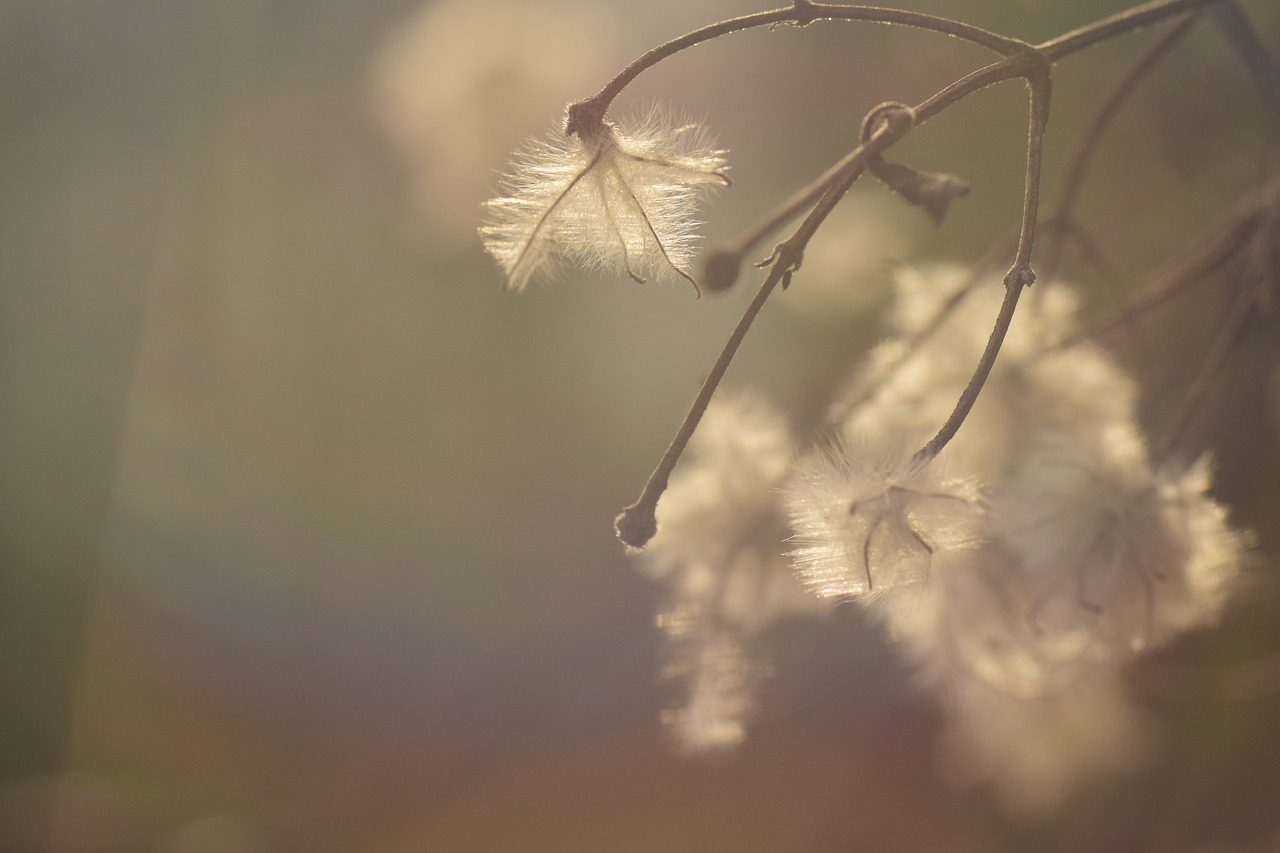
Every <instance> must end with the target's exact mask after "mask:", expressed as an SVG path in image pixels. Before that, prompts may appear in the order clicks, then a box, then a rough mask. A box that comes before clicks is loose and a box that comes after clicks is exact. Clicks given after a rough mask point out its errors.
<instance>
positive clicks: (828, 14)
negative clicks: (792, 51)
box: [570, 0, 1028, 132]
mask: <svg viewBox="0 0 1280 853" xmlns="http://www.w3.org/2000/svg"><path fill="white" fill-rule="evenodd" d="M818 20H833V21H834V20H839V21H865V22H868V23H877V24H898V25H900V26H908V27H916V28H919V29H924V30H932V31H933V32H937V33H942V34H944V35H948V36H954V37H956V38H961V39H964V40H965V41H968V42H972V43H973V44H977V45H980V46H982V47H986V48H989V49H991V50H994V51H995V52H996V53H999V54H1000V55H1001V56H1009V55H1011V54H1013V53H1017V52H1019V51H1021V50H1025V49H1026V48H1027V47H1028V45H1027V44H1026V42H1023V41H1021V40H1020V39H1015V38H1009V37H1007V36H1002V35H999V34H997V33H993V32H990V31H988V30H984V29H982V28H981V27H975V26H973V25H971V24H966V23H963V22H962V21H952V20H949V19H947V18H941V17H938V16H937V15H927V14H924V13H923V12H908V11H906V10H903V9H879V8H875V7H873V6H842V5H829V4H824V3H812V2H809V0H794V2H793V3H792V4H791V5H790V6H787V7H784V8H781V9H773V10H770V11H768V12H756V13H755V14H751V15H743V16H741V17H739V18H731V19H729V20H726V21H719V22H717V23H714V24H710V25H708V26H705V27H702V28H700V29H697V30H694V31H692V32H689V33H686V34H685V35H682V36H680V37H679V38H674V39H672V40H671V41H668V42H666V43H664V44H660V45H658V46H657V47H655V48H653V49H652V50H650V51H648V52H646V53H645V54H644V55H642V56H640V57H639V58H638V59H636V60H635V61H633V62H632V63H631V64H630V65H628V66H627V67H626V68H624V69H623V70H622V71H621V72H619V73H618V75H617V76H616V77H614V78H613V79H612V80H610V81H609V82H608V83H606V84H605V86H604V88H603V89H601V90H600V91H599V92H597V93H596V94H595V95H592V96H591V97H590V98H587V99H586V100H585V101H582V102H581V103H582V104H583V105H589V106H588V109H589V110H591V111H597V112H598V115H599V116H601V117H603V115H604V114H605V113H606V112H607V111H608V109H609V105H610V104H611V103H613V101H614V99H615V98H617V97H618V95H619V94H621V92H622V90H623V89H625V88H626V87H627V86H628V85H629V84H630V83H631V81H633V80H635V79H636V77H638V76H640V74H642V73H643V72H644V71H645V70H647V69H649V68H652V67H653V66H654V65H657V64H658V63H659V62H661V61H662V60H664V59H668V58H669V57H671V56H673V55H675V54H677V53H679V52H680V51H682V50H687V49H688V48H691V47H694V46H696V45H699V44H702V43H703V42H707V41H710V40H712V39H715V38H719V37H720V36H724V35H728V34H730V33H735V32H741V31H742V30H749V29H754V28H756V27H774V26H778V25H779V24H796V25H799V26H805V25H807V24H810V23H813V22H814V21H818ZM570 132H572V128H570Z"/></svg>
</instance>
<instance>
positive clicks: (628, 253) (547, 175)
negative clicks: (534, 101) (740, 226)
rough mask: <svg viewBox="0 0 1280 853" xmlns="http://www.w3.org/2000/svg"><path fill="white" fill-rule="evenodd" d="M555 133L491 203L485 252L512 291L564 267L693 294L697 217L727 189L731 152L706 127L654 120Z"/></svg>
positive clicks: (533, 147) (519, 165) (523, 158)
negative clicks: (706, 193) (715, 192)
mask: <svg viewBox="0 0 1280 853" xmlns="http://www.w3.org/2000/svg"><path fill="white" fill-rule="evenodd" d="M574 129H575V131H576V132H575V133H574V134H573V135H571V136H570V135H566V134H564V133H560V132H553V133H551V134H550V135H548V136H547V137H546V138H545V139H542V140H534V141H532V142H530V143H529V145H528V146H527V147H526V148H525V150H524V151H522V152H520V153H518V154H517V157H516V161H515V164H514V168H513V171H512V172H511V174H509V175H507V176H506V177H505V178H504V179H503V188H504V190H505V191H506V193H507V195H506V196H504V197H502V198H496V199H492V200H490V201H488V202H486V204H485V206H486V208H487V210H488V221H487V222H486V223H485V225H483V226H482V227H481V228H480V233H481V235H482V236H483V237H484V246H485V249H486V250H487V251H488V252H489V254H490V255H492V256H493V257H494V259H495V260H496V261H497V262H498V265H499V266H501V267H502V270H503V272H505V273H506V276H507V288H508V289H510V290H517V291H518V290H523V289H524V287H525V286H526V285H527V284H528V283H529V280H530V278H531V277H532V276H533V275H534V274H535V272H537V270H538V269H539V268H541V267H542V266H544V265H545V264H547V263H550V262H554V261H555V260H557V259H560V258H565V259H568V260H571V261H574V262H576V263H579V264H582V265H584V266H587V267H594V268H600V269H605V270H611V271H617V272H623V273H626V274H627V276H629V277H630V278H632V279H633V280H635V281H638V282H643V281H645V275H653V276H659V277H660V276H664V275H676V276H679V277H681V278H684V279H686V280H687V281H689V282H690V283H691V284H693V286H694V288H695V289H697V283H696V282H694V280H693V277H692V276H691V275H690V273H689V269H690V264H691V262H692V260H693V253H694V242H695V240H696V234H695V231H694V229H695V228H696V226H697V225H698V224H699V223H698V222H697V221H696V219H695V218H694V215H695V213H696V208H697V202H698V198H699V195H700V193H701V191H702V190H704V189H706V188H709V187H711V186H715V185H721V186H727V185H728V184H729V178H728V176H727V175H726V174H725V172H726V170H727V169H728V165H727V163H726V162H725V159H724V156H723V155H724V152H723V151H720V150H717V149H716V148H714V147H713V146H712V144H711V142H710V140H709V138H708V137H707V134H706V132H705V130H704V129H703V127H702V125H700V124H697V123H694V122H685V123H681V124H679V125H676V124H675V123H674V122H672V121H671V120H670V119H669V118H668V116H667V115H666V114H665V113H663V112H662V111H661V110H657V109H654V110H651V111H650V112H649V114H648V115H647V116H646V117H645V118H644V119H643V120H641V121H640V122H638V123H637V125H636V127H635V129H634V130H629V131H624V130H621V129H619V128H616V127H614V126H613V125H611V124H608V123H605V122H598V123H596V124H594V125H592V124H587V125H585V126H576V127H575V128H574Z"/></svg>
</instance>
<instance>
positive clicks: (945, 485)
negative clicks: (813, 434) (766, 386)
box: [786, 436, 983, 597]
mask: <svg viewBox="0 0 1280 853" xmlns="http://www.w3.org/2000/svg"><path fill="white" fill-rule="evenodd" d="M911 447H912V445H910V444H907V443H905V442H903V441H902V440H901V438H900V437H894V438H891V439H886V438H884V437H873V436H864V437H860V438H853V439H849V440H845V441H840V442H837V443H835V444H833V445H832V446H830V447H828V448H824V449H821V450H817V451H815V452H813V453H810V454H809V455H808V456H807V457H805V458H803V459H801V460H800V462H798V463H797V465H796V469H795V472H794V474H793V475H792V477H791V479H790V480H789V481H788V485H787V489H786V501H787V508H788V511H789V513H790V518H791V526H792V528H793V529H794V530H795V532H796V535H795V538H794V539H793V542H794V543H795V546H796V547H794V548H793V549H792V551H791V557H792V559H793V560H794V561H795V565H796V569H797V571H798V572H799V573H800V576H801V577H802V578H803V580H804V582H805V584H806V586H808V587H809V588H810V589H811V590H812V591H814V592H816V593H818V594H819V595H822V596H825V597H844V596H861V595H867V594H872V595H879V594H884V593H887V592H889V591H891V590H894V589H897V588H901V587H906V586H912V585H916V584H920V583H922V582H924V581H926V580H928V578H929V573H930V569H931V567H932V565H933V563H934V558H935V556H936V555H937V554H939V553H941V552H946V551H952V550H957V549H966V548H972V547H976V545H977V544H978V543H979V542H980V541H981V539H982V535H981V531H982V524H983V504H982V501H981V499H980V496H979V492H978V488H977V486H976V484H975V483H974V482H972V481H970V480H964V479H961V478H955V477H948V476H946V475H945V474H944V473H943V472H942V471H941V469H940V466H939V465H938V464H937V462H936V460H935V461H933V462H926V463H918V462H915V461H913V460H912V459H911V455H910V454H911V450H910V448H911Z"/></svg>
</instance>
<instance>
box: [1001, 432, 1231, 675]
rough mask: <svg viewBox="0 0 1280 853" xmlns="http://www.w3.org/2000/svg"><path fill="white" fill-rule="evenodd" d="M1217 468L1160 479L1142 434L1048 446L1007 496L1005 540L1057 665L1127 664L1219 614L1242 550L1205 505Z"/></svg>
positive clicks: (1221, 516) (1218, 511)
mask: <svg viewBox="0 0 1280 853" xmlns="http://www.w3.org/2000/svg"><path fill="white" fill-rule="evenodd" d="M1208 482H1209V478H1208V466H1207V463H1206V462H1203V461H1202V462H1201V463H1199V464H1198V465H1196V466H1194V467H1193V468H1192V469H1190V470H1189V471H1187V472H1184V473H1177V474H1175V473H1174V472H1172V471H1159V472H1157V471H1153V470H1152V469H1151V467H1150V465H1149V463H1148V461H1147V456H1146V447H1145V445H1144V443H1143V441H1142V439H1141V437H1140V436H1139V435H1138V433H1137V431H1136V429H1135V428H1134V427H1132V426H1131V425H1129V424H1117V425H1115V426H1113V427H1111V428H1109V429H1107V430H1106V431H1104V432H1102V433H1101V434H1099V435H1096V436H1089V435H1088V434H1078V435H1074V436H1066V435H1062V436H1053V437H1051V438H1050V439H1049V440H1047V441H1044V442H1042V443H1041V444H1040V446H1039V447H1038V448H1036V450H1035V451H1034V452H1032V453H1031V454H1029V456H1028V458H1027V459H1026V461H1025V462H1024V464H1023V465H1022V466H1021V467H1020V468H1019V470H1018V471H1017V472H1016V474H1015V475H1014V476H1013V477H1012V478H1011V479H1010V481H1009V482H1008V483H1007V484H1005V486H1004V488H1003V489H1001V491H1000V494H999V495H998V496H997V498H996V499H995V501H996V509H995V512H994V513H993V519H994V520H995V523H994V527H995V533H996V535H997V536H998V537H999V539H1000V540H1001V541H1002V542H1004V543H1005V544H1006V546H1007V547H1008V548H1009V549H1010V551H1011V552H1012V553H1013V554H1015V555H1016V557H1017V559H1018V564H1019V568H1020V571H1021V572H1022V573H1023V575H1024V576H1025V577H1026V579H1027V581H1028V584H1029V585H1030V586H1031V588H1033V589H1034V590H1035V591H1034V594H1033V595H1032V597H1031V599H1030V600H1029V601H1028V602H1027V613H1026V618H1027V619H1028V620H1029V623H1030V624H1031V625H1032V627H1033V628H1034V630H1035V631H1036V632H1037V633H1039V634H1041V635H1042V637H1043V639H1042V646H1043V647H1044V648H1045V649H1046V650H1047V651H1050V652H1052V653H1053V654H1054V655H1055V656H1058V657H1071V658H1076V657H1081V656H1084V657H1088V658H1092V659H1099V660H1106V659H1111V658H1120V659H1124V658H1125V657H1128V656H1131V655H1133V654H1134V653H1137V652H1140V651H1142V650H1144V649H1146V648H1149V647H1151V646H1152V645H1156V644H1158V643H1160V642H1162V641H1164V640H1167V639H1168V638H1169V637H1171V636H1173V635H1175V634H1177V633H1180V632H1182V631H1186V630H1188V629H1190V628H1193V627H1196V626H1198V625H1201V624H1204V623H1206V622H1209V621H1212V620H1213V619H1214V618H1216V616H1217V614H1218V613H1219V612H1220V610H1221V608H1222V605H1223V599H1224V596H1225V592H1226V587H1227V584H1228V582H1229V581H1230V580H1231V579H1233V578H1234V576H1235V574H1236V573H1237V571H1238V569H1239V566H1240V560H1241V554H1242V545H1243V540H1242V538H1241V537H1240V536H1239V535H1238V534H1236V533H1233V532H1232V531H1231V530H1230V528H1228V527H1227V526H1226V523H1225V512H1224V511H1223V510H1222V508H1221V507H1220V506H1219V505H1218V504H1217V503H1216V502H1215V501H1213V500H1212V499H1211V498H1209V497H1207V496H1206V495H1205V490H1206V489H1207V487H1208Z"/></svg>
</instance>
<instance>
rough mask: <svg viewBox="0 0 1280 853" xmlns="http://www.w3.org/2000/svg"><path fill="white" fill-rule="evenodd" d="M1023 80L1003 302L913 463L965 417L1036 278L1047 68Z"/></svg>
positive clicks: (937, 449)
mask: <svg viewBox="0 0 1280 853" xmlns="http://www.w3.org/2000/svg"><path fill="white" fill-rule="evenodd" d="M1027 82H1028V83H1029V84H1030V87H1031V108H1030V114H1031V117H1030V121H1029V124H1030V129H1029V131H1028V133H1027V177H1026V184H1025V186H1024V188H1023V202H1022V231H1021V233H1020V234H1019V236H1018V250H1017V253H1016V254H1015V255H1014V259H1013V266H1012V267H1010V268H1009V272H1008V273H1006V274H1005V277H1004V286H1005V293H1004V301H1003V302H1001V304H1000V313H999V314H998V315H997V316H996V322H995V325H994V326H993V327H992V329H991V337H990V338H988V339H987V346H986V349H985V350H983V353H982V358H981V359H979V361H978V366H977V367H976V368H975V369H974V372H973V376H972V377H970V379H969V384H968V385H967V386H965V389H964V391H963V392H962V393H961V394H960V399H959V400H957V401H956V405H955V408H954V409H952V411H951V416H950V417H948V418H947V421H946V423H945V424H943V425H942V428H941V429H939V430H938V434H937V435H935V436H934V437H933V438H931V439H929V441H928V442H927V443H926V444H925V445H924V447H921V448H920V449H919V450H917V451H916V454H915V456H914V457H913V459H914V461H916V462H924V461H928V460H930V459H933V458H934V457H935V456H937V455H938V454H939V453H941V452H942V449H943V448H944V447H946V446H947V443H948V442H950V441H951V439H952V438H954V437H955V434H956V432H957V431H958V430H959V429H960V426H961V424H963V423H964V421H965V418H966V417H968V416H969V411H970V410H971V409H972V408H973V404H974V403H975V402H977V400H978V394H979V393H981V391H982V386H983V385H984V384H986V381H987V377H988V376H990V375H991V369H992V368H993V367H994V366H995V362H996V356H997V355H999V354H1000V347H1001V346H1002V345H1003V344H1004V338H1005V334H1006V333H1007V332H1008V331H1009V325H1010V324H1011V323H1012V322H1013V314H1014V311H1016V310H1017V307H1018V298H1019V297H1020V296H1021V295H1022V291H1023V289H1024V288H1026V287H1029V286H1030V285H1031V283H1032V282H1034V281H1035V280H1036V276H1035V273H1034V272H1032V271H1031V254H1032V250H1033V248H1034V246H1035V238H1036V211H1037V209H1038V208H1039V204H1040V166H1041V157H1042V154H1043V152H1044V131H1045V127H1046V126H1047V124H1048V122H1049V94H1050V91H1051V83H1050V78H1049V70H1048V68H1043V69H1041V70H1040V72H1039V73H1031V74H1028V75H1027Z"/></svg>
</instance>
